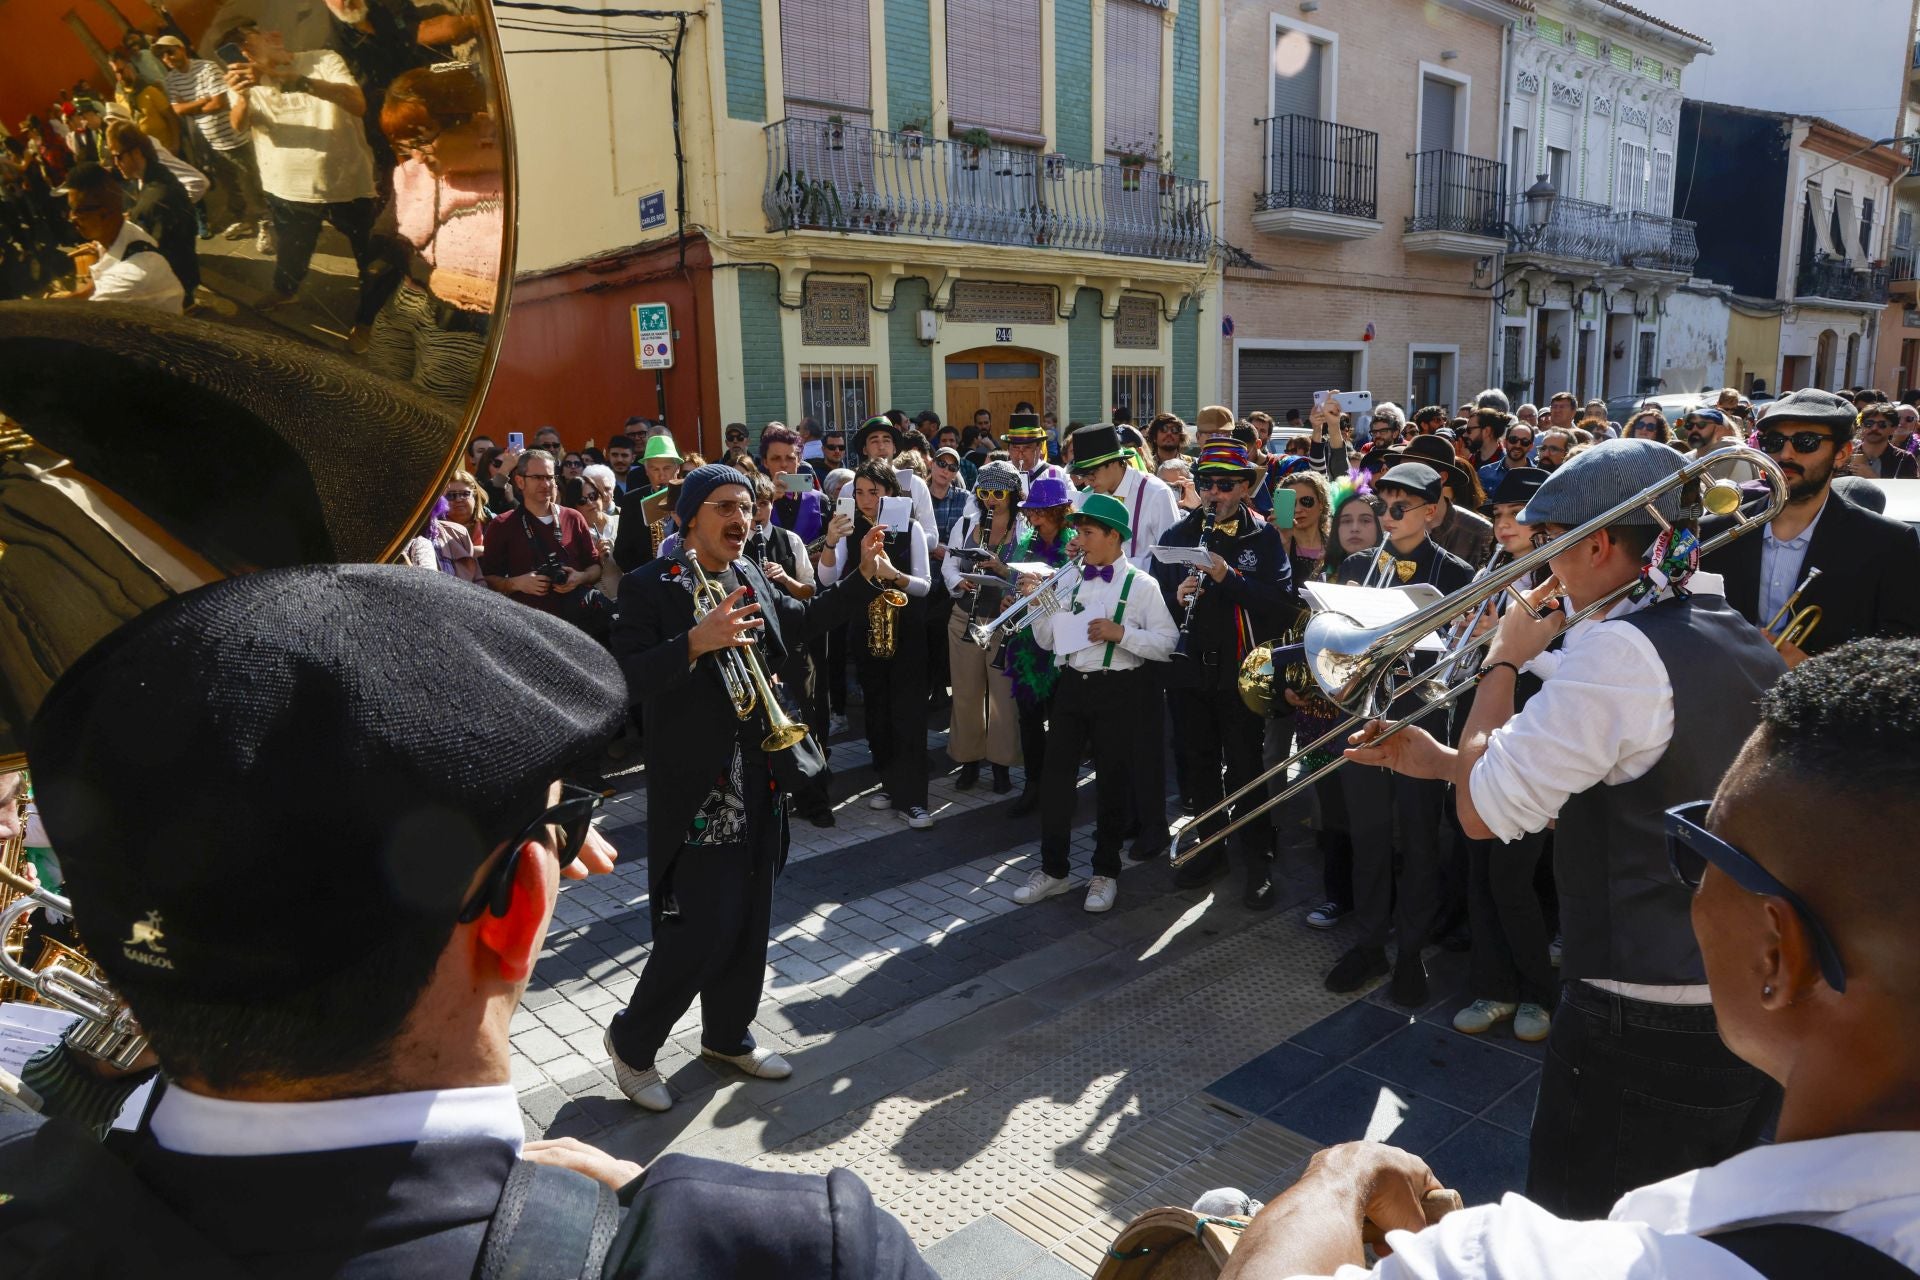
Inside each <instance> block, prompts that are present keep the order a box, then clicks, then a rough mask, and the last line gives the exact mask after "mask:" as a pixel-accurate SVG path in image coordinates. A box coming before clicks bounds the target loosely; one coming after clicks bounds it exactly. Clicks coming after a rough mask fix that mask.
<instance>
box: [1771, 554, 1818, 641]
mask: <svg viewBox="0 0 1920 1280" xmlns="http://www.w3.org/2000/svg"><path fill="white" fill-rule="evenodd" d="M1819 576H1820V570H1818V569H1809V570H1807V576H1806V577H1804V578H1802V579H1801V580H1800V585H1799V586H1797V587H1795V588H1794V589H1793V594H1792V595H1790V596H1788V597H1787V598H1786V601H1785V602H1784V603H1783V604H1781V606H1780V610H1779V612H1778V613H1775V614H1774V615H1773V618H1772V620H1771V621H1769V622H1768V623H1767V628H1766V629H1767V634H1769V635H1773V629H1774V628H1775V627H1780V634H1779V635H1776V636H1774V637H1773V647H1774V648H1776V649H1778V648H1779V647H1780V646H1782V645H1786V644H1791V645H1794V646H1796V647H1798V646H1804V645H1805V644H1806V643H1807V637H1808V636H1810V635H1812V634H1813V629H1814V628H1815V627H1817V626H1819V625H1820V606H1819V605H1817V604H1810V605H1808V606H1807V607H1806V608H1804V609H1796V608H1794V606H1795V605H1796V604H1799V603H1800V595H1801V593H1802V592H1804V591H1805V590H1806V589H1807V588H1808V587H1810V586H1812V585H1813V580H1814V579H1815V578H1817V577H1819ZM1782 622H1784V623H1786V625H1785V626H1784V627H1782V626H1780V624H1781V623H1782Z"/></svg>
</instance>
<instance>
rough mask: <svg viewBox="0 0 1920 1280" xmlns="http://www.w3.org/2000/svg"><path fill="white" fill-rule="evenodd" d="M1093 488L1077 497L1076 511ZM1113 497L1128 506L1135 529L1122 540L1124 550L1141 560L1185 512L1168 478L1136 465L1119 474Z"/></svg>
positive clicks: (1128, 518)
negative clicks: (1149, 472)
mask: <svg viewBox="0 0 1920 1280" xmlns="http://www.w3.org/2000/svg"><path fill="white" fill-rule="evenodd" d="M1092 492H1093V490H1092V489H1084V490H1082V491H1081V493H1080V496H1079V497H1078V498H1076V499H1075V500H1074V504H1073V506H1074V509H1075V510H1076V511H1077V510H1079V509H1080V507H1081V506H1082V505H1083V504H1085V502H1086V500H1087V495H1088V494H1090V493H1092ZM1113 497H1114V498H1116V499H1117V500H1118V501H1119V503H1120V505H1121V506H1123V507H1125V508H1126V509H1127V524H1128V525H1130V526H1131V527H1132V529H1133V533H1132V534H1131V535H1130V536H1129V537H1128V538H1127V540H1126V542H1124V543H1123V544H1121V550H1122V551H1123V552H1125V553H1126V554H1127V555H1128V556H1129V557H1131V558H1132V559H1134V560H1137V561H1139V562H1140V563H1142V564H1144V563H1146V559H1147V553H1148V552H1149V551H1151V550H1152V549H1153V547H1154V546H1155V545H1157V544H1158V543H1159V542H1160V541H1161V539H1162V538H1164V537H1165V535H1166V532H1167V530H1169V529H1171V528H1173V526H1174V525H1175V524H1178V523H1179V521H1180V517H1181V516H1182V515H1183V514H1184V513H1183V512H1182V511H1181V510H1180V500H1179V499H1178V498H1176V497H1174V496H1173V490H1172V489H1171V488H1170V487H1168V485H1167V482H1166V481H1165V480H1162V479H1160V477H1158V476H1150V475H1148V474H1147V473H1146V472H1144V471H1142V470H1140V469H1139V468H1137V467H1128V468H1127V469H1126V470H1125V471H1124V472H1122V473H1121V476H1120V487H1119V488H1117V489H1115V490H1114V491H1113Z"/></svg>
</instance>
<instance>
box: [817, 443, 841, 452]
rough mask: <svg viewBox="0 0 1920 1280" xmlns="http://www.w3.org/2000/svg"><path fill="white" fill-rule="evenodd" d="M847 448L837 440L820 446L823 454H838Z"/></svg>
mask: <svg viewBox="0 0 1920 1280" xmlns="http://www.w3.org/2000/svg"><path fill="white" fill-rule="evenodd" d="M846 447H847V446H846V445H845V444H843V443H841V442H840V441H837V440H828V441H826V442H825V443H823V444H822V445H821V446H820V449H821V451H822V452H823V453H839V452H841V451H843V450H844V449H845V448H846Z"/></svg>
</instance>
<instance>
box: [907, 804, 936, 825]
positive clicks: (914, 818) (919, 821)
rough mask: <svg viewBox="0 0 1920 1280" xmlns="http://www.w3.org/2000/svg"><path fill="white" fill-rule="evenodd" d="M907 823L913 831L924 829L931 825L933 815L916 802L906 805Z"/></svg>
mask: <svg viewBox="0 0 1920 1280" xmlns="http://www.w3.org/2000/svg"><path fill="white" fill-rule="evenodd" d="M907 825H908V826H910V827H912V828H913V829H914V830H915V831H925V830H926V829H927V828H928V827H930V826H932V825H933V815H932V814H930V813H928V812H927V811H926V810H925V809H922V808H921V807H920V806H919V805H917V804H915V805H908V806H907Z"/></svg>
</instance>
